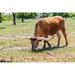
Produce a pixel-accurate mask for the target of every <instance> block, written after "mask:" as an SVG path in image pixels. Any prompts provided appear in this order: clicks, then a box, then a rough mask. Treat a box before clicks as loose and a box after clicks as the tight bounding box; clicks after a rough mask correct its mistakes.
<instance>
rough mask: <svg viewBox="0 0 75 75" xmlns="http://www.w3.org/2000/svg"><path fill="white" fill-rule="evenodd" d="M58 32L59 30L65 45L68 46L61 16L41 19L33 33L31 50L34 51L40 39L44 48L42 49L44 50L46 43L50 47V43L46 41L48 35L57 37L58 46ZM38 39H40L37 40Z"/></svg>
mask: <svg viewBox="0 0 75 75" xmlns="http://www.w3.org/2000/svg"><path fill="white" fill-rule="evenodd" d="M59 30H61V32H62V34H63V36H64V38H65V41H66V45H68V41H67V35H66V32H65V25H64V18H63V17H61V16H54V17H47V18H41V19H40V20H39V21H38V22H37V23H36V26H35V32H34V38H31V44H32V50H33V51H34V50H36V48H37V46H38V44H39V41H41V40H42V39H43V40H44V46H43V48H46V43H47V44H48V46H49V47H51V45H50V43H49V42H48V41H47V40H46V39H47V38H48V36H49V35H51V36H53V35H55V34H57V36H58V44H57V46H59V44H60V34H59ZM38 37H40V38H39V39H38Z"/></svg>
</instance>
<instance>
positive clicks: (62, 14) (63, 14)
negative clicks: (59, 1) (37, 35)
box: [53, 13, 70, 18]
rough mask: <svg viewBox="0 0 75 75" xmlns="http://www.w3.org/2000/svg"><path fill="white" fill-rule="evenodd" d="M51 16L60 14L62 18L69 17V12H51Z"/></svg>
mask: <svg viewBox="0 0 75 75" xmlns="http://www.w3.org/2000/svg"><path fill="white" fill-rule="evenodd" d="M53 16H62V17H64V18H67V17H69V16H70V15H69V13H53Z"/></svg>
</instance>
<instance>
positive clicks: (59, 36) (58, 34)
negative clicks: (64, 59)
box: [57, 32, 61, 47]
mask: <svg viewBox="0 0 75 75" xmlns="http://www.w3.org/2000/svg"><path fill="white" fill-rule="evenodd" d="M57 36H58V43H57V47H59V45H60V38H61V35H60V33H59V32H58V33H57Z"/></svg>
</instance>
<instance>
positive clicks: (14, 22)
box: [12, 13, 16, 25]
mask: <svg viewBox="0 0 75 75" xmlns="http://www.w3.org/2000/svg"><path fill="white" fill-rule="evenodd" d="M12 15H13V25H16V15H15V13H12Z"/></svg>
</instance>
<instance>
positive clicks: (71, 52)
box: [0, 18, 75, 62]
mask: <svg viewBox="0 0 75 75" xmlns="http://www.w3.org/2000/svg"><path fill="white" fill-rule="evenodd" d="M36 21H37V20H33V19H28V20H25V22H24V23H21V22H20V21H17V25H12V21H4V22H3V23H0V60H1V61H11V60H12V61H13V62H75V19H71V18H68V19H65V26H66V32H67V36H68V42H69V45H68V46H67V47H64V46H63V45H64V44H65V42H64V38H63V36H62V37H61V45H60V48H57V47H55V46H56V45H57V44H56V43H57V37H55V38H54V39H52V40H51V41H49V42H50V43H51V45H52V48H47V49H39V50H38V51H37V52H32V51H31V43H30V40H28V39H19V38H14V36H24V35H25V34H31V35H33V33H34V28H35V23H36ZM13 35H14V36H13ZM42 46H43V42H40V45H39V47H40V48H42Z"/></svg>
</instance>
